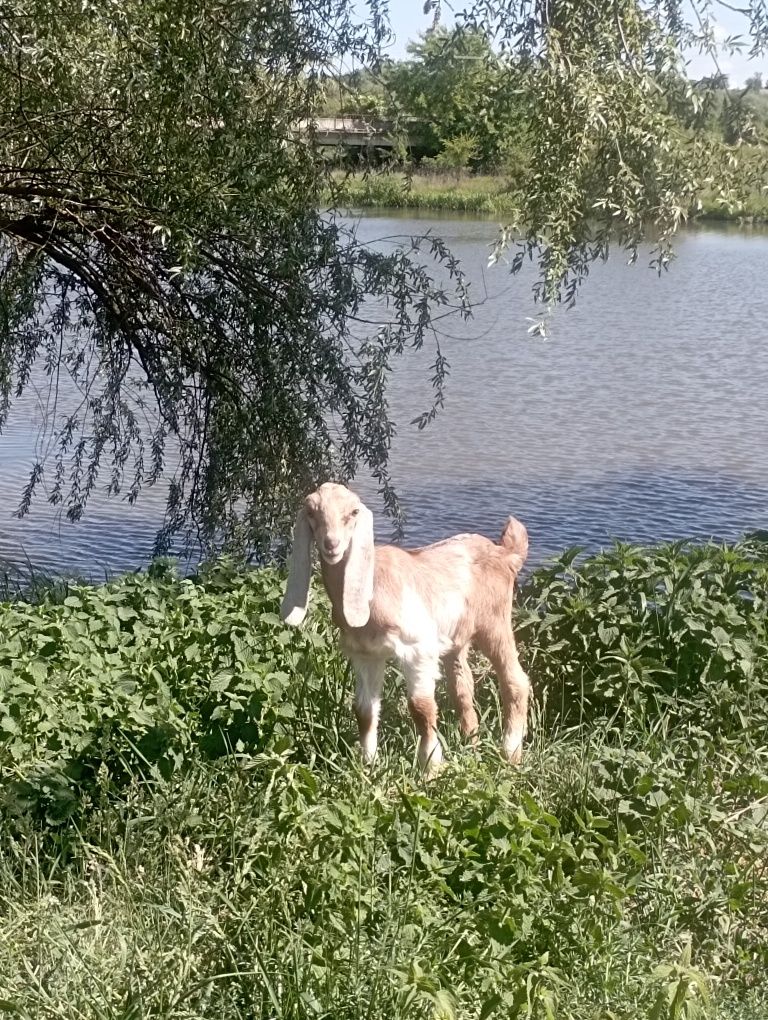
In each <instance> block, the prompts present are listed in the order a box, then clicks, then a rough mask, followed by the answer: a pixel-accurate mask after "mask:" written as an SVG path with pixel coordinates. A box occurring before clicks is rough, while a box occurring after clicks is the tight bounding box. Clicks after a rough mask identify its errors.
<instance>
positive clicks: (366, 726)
mask: <svg viewBox="0 0 768 1020" xmlns="http://www.w3.org/2000/svg"><path fill="white" fill-rule="evenodd" d="M350 658H351V660H352V666H353V667H354V670H355V675H356V676H357V685H356V687H355V701H354V708H355V716H356V717H357V729H358V733H359V735H360V750H361V752H362V755H363V759H364V760H365V761H367V762H371V761H373V759H374V758H375V757H376V749H377V746H378V732H379V713H380V711H381V692H382V689H383V687H384V672H385V669H386V666H387V660H386V658H381V657H378V656H369V655H354V656H350Z"/></svg>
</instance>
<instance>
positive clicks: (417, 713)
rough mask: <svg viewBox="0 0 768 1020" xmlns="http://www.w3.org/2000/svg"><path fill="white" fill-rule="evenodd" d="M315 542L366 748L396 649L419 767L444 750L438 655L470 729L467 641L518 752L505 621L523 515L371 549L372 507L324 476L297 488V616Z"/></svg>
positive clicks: (289, 614)
mask: <svg viewBox="0 0 768 1020" xmlns="http://www.w3.org/2000/svg"><path fill="white" fill-rule="evenodd" d="M313 542H314V543H316V545H317V548H318V551H319V553H320V564H321V569H322V575H323V582H324V584H325V588H326V591H327V592H328V595H329V597H330V600H331V605H332V607H333V620H334V623H336V625H337V626H338V627H339V630H340V632H341V647H342V650H343V651H344V652H345V654H346V655H347V656H348V657H349V659H350V660H351V662H352V665H353V667H354V670H355V674H356V676H357V686H356V690H355V700H354V708H355V715H356V716H357V722H358V727H359V732H360V743H361V747H362V752H363V756H364V758H365V759H366V760H368V761H370V760H372V759H373V757H374V756H375V754H376V747H377V733H378V722H379V711H380V707H381V692H382V688H383V685H384V671H385V667H386V664H387V661H388V660H389V659H391V658H393V657H394V658H397V659H398V660H399V661H400V664H401V666H402V669H403V672H404V673H405V677H406V682H407V693H408V707H409V709H410V712H411V716H412V718H413V721H414V723H415V725H416V730H417V732H418V734H419V746H418V759H419V764H420V765H421V767H422V768H424V769H428V770H431V769H433V768H435V767H436V766H437V765H438V764H439V763H440V761H441V759H442V748H441V746H440V742H439V740H438V738H437V729H436V727H437V704H436V702H435V684H436V682H437V680H438V677H439V675H440V662H441V661H442V662H443V664H444V666H445V671H446V675H447V678H448V685H449V691H450V694H451V697H452V701H453V703H454V705H455V706H456V710H457V712H458V716H459V721H460V725H461V730H462V733H463V734H464V735H465V736H469V737H474V736H475V735H476V733H477V728H478V719H477V713H476V712H475V707H474V679H473V677H472V673H471V671H470V669H469V665H468V662H467V656H468V652H469V646H470V644H474V645H475V646H476V647H477V648H478V649H479V650H480V651H481V652H482V653H483V654H484V655H485V656H486V657H487V658H488V659H489V660H490V662H491V664H492V665H493V667H494V669H495V671H496V675H497V677H498V682H499V691H500V695H501V705H502V713H503V719H502V722H503V734H502V751H503V753H504V756H505V757H506V758H507V760H508V761H510V762H515V763H516V762H519V761H520V760H521V757H522V744H523V737H524V736H525V731H526V719H527V710H528V692H529V688H530V684H529V682H528V677H527V676H526V674H525V672H524V671H523V669H522V667H521V665H520V662H519V660H518V655H517V648H516V646H515V638H514V634H513V632H512V622H511V616H512V599H513V595H514V585H515V580H516V578H517V575H518V573H519V571H520V569H521V567H522V565H523V563H524V562H525V558H526V556H527V554H528V533H527V531H526V529H525V527H524V526H523V525H522V524H521V523H520V521H518V520H516V519H515V518H514V517H510V518H509V520H508V521H507V524H506V526H505V528H504V531H503V532H502V535H501V540H500V543H499V544H496V543H494V542H491V541H490V540H489V539H487V538H484V537H483V536H482V535H456V536H455V537H453V538H449V539H446V540H445V541H442V542H436V543H435V544H434V545H428V546H424V547H423V548H421V549H400V548H398V547H396V546H391V545H378V546H375V547H374V544H373V515H372V514H371V511H370V510H369V509H368V508H367V507H366V506H365V505H364V504H363V503H362V501H361V500H360V499H359V497H358V496H356V495H355V494H354V493H353V492H351V491H350V490H349V489H348V488H346V486H343V485H336V484H334V483H332V482H326V483H325V484H324V485H321V486H320V488H319V489H317V490H316V491H315V492H312V493H310V494H309V495H308V496H307V497H306V499H305V500H304V505H303V506H302V508H301V510H300V511H299V514H298V517H297V519H296V526H295V529H294V535H293V549H292V553H291V559H290V567H289V576H288V583H287V586H286V591H285V597H284V599H283V603H282V609H281V613H282V616H283V619H284V620H285V621H286V622H287V623H289V624H292V625H294V626H298V625H299V624H300V623H301V622H302V620H303V619H304V616H305V615H306V612H307V604H308V601H309V585H310V574H311V567H312V543H313Z"/></svg>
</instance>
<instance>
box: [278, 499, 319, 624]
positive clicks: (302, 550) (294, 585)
mask: <svg viewBox="0 0 768 1020" xmlns="http://www.w3.org/2000/svg"><path fill="white" fill-rule="evenodd" d="M311 573H312V529H311V528H310V526H309V521H308V520H307V514H306V511H305V510H303V509H302V510H299V513H298V516H297V518H296V524H295V526H294V529H293V548H292V549H291V558H290V560H289V561H288V582H287V584H286V586H285V595H284V597H283V603H282V605H281V606H280V615H281V616H282V618H283V619H284V620H285V622H286V623H289V624H290V625H291V626H292V627H298V625H299V624H300V623H301V621H302V620H303V619H304V617H305V616H306V615H307V605H308V603H309V579H310V576H311Z"/></svg>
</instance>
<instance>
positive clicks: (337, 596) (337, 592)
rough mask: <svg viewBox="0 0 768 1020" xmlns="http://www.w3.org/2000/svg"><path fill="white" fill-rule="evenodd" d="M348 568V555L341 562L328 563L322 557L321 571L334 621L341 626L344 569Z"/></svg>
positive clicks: (342, 617) (342, 619)
mask: <svg viewBox="0 0 768 1020" xmlns="http://www.w3.org/2000/svg"><path fill="white" fill-rule="evenodd" d="M346 569H347V557H346V555H345V556H344V559H343V560H341V561H340V562H339V563H326V562H325V560H324V559H323V557H322V556H321V557H320V572H321V574H322V576H323V584H324V585H325V590H326V591H327V592H328V598H329V599H330V600H331V606H332V607H333V622H334V623H335V624H336V625H337V626H339V627H341V626H343V624H344V571H345V570H346Z"/></svg>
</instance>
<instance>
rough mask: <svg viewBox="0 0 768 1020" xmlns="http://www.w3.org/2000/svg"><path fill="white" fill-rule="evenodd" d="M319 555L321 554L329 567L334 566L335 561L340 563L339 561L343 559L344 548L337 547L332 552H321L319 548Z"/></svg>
mask: <svg viewBox="0 0 768 1020" xmlns="http://www.w3.org/2000/svg"><path fill="white" fill-rule="evenodd" d="M320 555H321V556H322V558H323V559H324V560H325V562H326V563H327V564H328V566H329V567H334V566H335V565H336V564H337V563H341V561H342V560H343V559H344V550H343V549H337V550H336V551H335V552H332V553H329V552H323V551H322V550H321V551H320Z"/></svg>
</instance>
